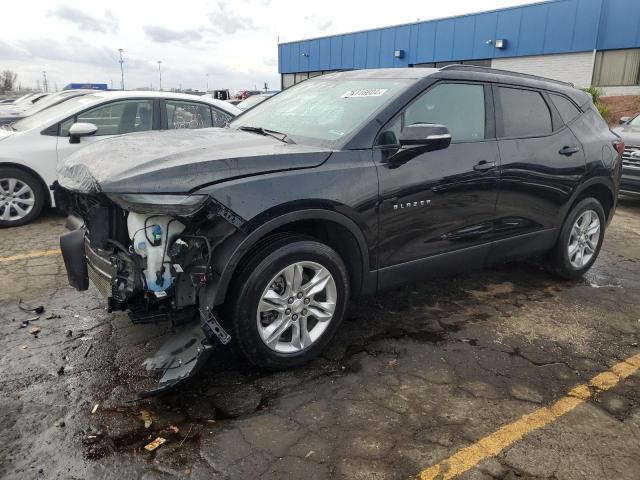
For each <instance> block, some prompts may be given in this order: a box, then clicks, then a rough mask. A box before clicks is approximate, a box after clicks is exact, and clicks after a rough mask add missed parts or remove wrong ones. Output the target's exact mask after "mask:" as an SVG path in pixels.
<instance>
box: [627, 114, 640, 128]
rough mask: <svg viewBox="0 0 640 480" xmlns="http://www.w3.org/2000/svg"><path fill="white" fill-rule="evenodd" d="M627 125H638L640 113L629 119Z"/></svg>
mask: <svg viewBox="0 0 640 480" xmlns="http://www.w3.org/2000/svg"><path fill="white" fill-rule="evenodd" d="M628 125H634V126H636V127H637V126H639V125H640V115H638V116H637V117H635V118H634V119H633V120H631V121H630V122H629V123H628Z"/></svg>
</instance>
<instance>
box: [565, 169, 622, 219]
mask: <svg viewBox="0 0 640 480" xmlns="http://www.w3.org/2000/svg"><path fill="white" fill-rule="evenodd" d="M596 185H597V186H601V187H604V188H606V189H607V190H608V191H609V193H610V194H611V200H612V202H613V203H612V205H611V214H610V215H609V218H608V219H607V224H608V223H609V222H610V221H611V218H612V217H613V212H614V211H615V209H616V204H617V202H618V195H617V187H616V186H615V184H614V182H613V180H612V179H611V178H609V177H594V178H590V179H588V180H586V181H584V182H583V183H581V184H580V185H579V186H578V188H576V190H575V192H573V195H572V196H571V198H570V199H569V201H568V202H567V203H566V204H565V205H564V207H562V209H561V210H560V214H559V215H558V219H559V220H560V223H559V225H558V231H559V229H560V228H561V227H562V225H563V224H564V221H565V219H566V218H567V215H569V211H570V209H571V207H572V206H573V205H574V204H575V202H576V200H577V199H578V198H580V195H582V193H583V192H584V191H585V190H587V189H588V188H590V187H593V186H596Z"/></svg>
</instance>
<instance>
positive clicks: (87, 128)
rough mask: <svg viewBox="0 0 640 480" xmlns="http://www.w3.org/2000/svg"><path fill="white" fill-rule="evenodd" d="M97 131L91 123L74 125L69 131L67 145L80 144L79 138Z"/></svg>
mask: <svg viewBox="0 0 640 480" xmlns="http://www.w3.org/2000/svg"><path fill="white" fill-rule="evenodd" d="M97 131H98V127H96V126H95V125H94V124H93V123H82V122H79V123H74V124H73V125H71V128H70V129H69V143H80V138H82V137H89V136H91V135H93V134H94V133H96V132H97Z"/></svg>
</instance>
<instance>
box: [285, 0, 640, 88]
mask: <svg viewBox="0 0 640 480" xmlns="http://www.w3.org/2000/svg"><path fill="white" fill-rule="evenodd" d="M425 8H426V7H425ZM451 63H466V64H473V65H481V66H491V67H493V68H500V69H505V70H513V71H517V72H522V73H529V74H533V75H541V76H545V77H550V78H555V79H558V80H563V81H567V82H571V83H573V84H574V85H575V86H576V87H581V88H583V87H587V86H590V85H596V86H599V87H602V88H603V90H604V91H605V94H607V95H638V94H640V0H551V1H546V2H541V3H535V4H531V5H526V6H519V7H512V8H505V9H501V10H493V11H489V12H481V13H475V14H470V15H463V16H459V17H451V18H443V19H438V20H429V21H421V22H416V23H410V24H405V25H395V26H390V27H385V28H377V29H372V30H365V31H360V32H353V33H345V34H341V35H332V36H328V37H322V38H314V39H309V40H300V41H295V42H287V43H281V44H279V45H278V71H279V72H280V74H281V78H282V88H287V87H289V86H291V85H293V84H295V83H298V82H300V81H302V80H305V79H307V78H310V77H315V76H318V75H322V74H325V73H329V72H334V71H340V70H353V69H364V68H389V67H441V66H445V65H448V64H451Z"/></svg>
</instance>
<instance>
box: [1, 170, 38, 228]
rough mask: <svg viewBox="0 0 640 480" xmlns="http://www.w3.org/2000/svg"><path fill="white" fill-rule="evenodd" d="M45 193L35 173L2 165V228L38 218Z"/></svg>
mask: <svg viewBox="0 0 640 480" xmlns="http://www.w3.org/2000/svg"><path fill="white" fill-rule="evenodd" d="M20 192H22V194H20V195H17V194H19V193H20ZM45 193H46V192H43V189H42V186H41V185H40V181H39V180H38V179H37V178H36V177H35V176H34V175H32V174H30V173H28V172H25V171H24V170H20V169H19V168H11V167H0V228H7V227H17V226H20V225H25V224H27V223H30V222H32V221H33V220H35V219H36V218H38V216H39V215H40V212H41V211H42V208H43V207H44V205H45Z"/></svg>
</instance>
